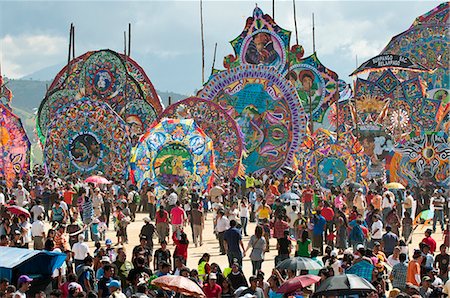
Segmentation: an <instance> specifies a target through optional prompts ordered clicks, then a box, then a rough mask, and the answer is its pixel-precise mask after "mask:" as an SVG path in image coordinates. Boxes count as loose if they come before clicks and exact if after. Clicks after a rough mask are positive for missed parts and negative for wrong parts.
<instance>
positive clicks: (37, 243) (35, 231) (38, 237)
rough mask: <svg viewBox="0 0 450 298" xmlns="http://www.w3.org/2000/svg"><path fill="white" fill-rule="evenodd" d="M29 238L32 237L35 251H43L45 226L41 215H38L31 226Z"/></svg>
mask: <svg viewBox="0 0 450 298" xmlns="http://www.w3.org/2000/svg"><path fill="white" fill-rule="evenodd" d="M31 236H32V237H33V241H34V244H33V248H34V249H36V250H41V249H44V239H45V225H44V222H42V215H38V217H37V218H36V220H35V221H34V222H33V224H32V225H31Z"/></svg>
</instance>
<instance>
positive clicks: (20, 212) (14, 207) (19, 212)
mask: <svg viewBox="0 0 450 298" xmlns="http://www.w3.org/2000/svg"><path fill="white" fill-rule="evenodd" d="M6 209H7V210H8V211H9V212H10V213H12V214H15V215H17V216H19V215H25V216H26V217H31V215H30V212H28V210H27V209H25V208H23V207H20V206H17V205H12V206H8V207H7V208H6Z"/></svg>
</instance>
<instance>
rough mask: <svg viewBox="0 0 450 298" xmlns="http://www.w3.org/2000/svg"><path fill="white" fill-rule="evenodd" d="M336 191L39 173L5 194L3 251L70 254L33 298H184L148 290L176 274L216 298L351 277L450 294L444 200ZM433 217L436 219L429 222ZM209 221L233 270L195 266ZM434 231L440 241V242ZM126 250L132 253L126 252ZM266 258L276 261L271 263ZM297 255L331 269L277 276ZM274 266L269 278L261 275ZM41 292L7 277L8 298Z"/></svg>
mask: <svg viewBox="0 0 450 298" xmlns="http://www.w3.org/2000/svg"><path fill="white" fill-rule="evenodd" d="M330 188H331V189H327V188H323V187H320V186H313V185H300V184H299V183H298V182H296V180H295V179H293V178H292V177H290V176H288V175H286V176H285V177H283V178H282V179H277V178H275V177H273V176H272V175H270V174H269V173H267V174H266V173H265V174H263V175H248V176H245V177H242V178H240V179H234V180H232V181H231V180H227V179H222V180H220V179H219V180H216V182H214V185H213V186H212V188H211V189H210V190H209V191H204V190H200V189H196V188H191V189H190V188H188V187H186V186H184V185H182V184H180V185H174V186H173V187H171V188H169V189H167V190H166V191H164V192H161V191H157V190H155V188H154V186H152V185H148V184H145V185H143V186H142V187H141V189H138V188H137V187H136V186H134V185H132V184H130V183H129V182H128V183H125V182H123V181H112V182H111V183H110V184H104V185H95V184H91V183H84V182H83V181H82V180H81V179H77V178H74V177H69V178H68V179H65V180H62V179H59V178H45V177H44V176H43V175H36V176H34V177H33V178H30V177H28V178H27V179H24V181H22V180H19V181H18V182H17V183H16V184H15V185H14V187H12V188H6V187H3V188H2V189H1V192H0V208H1V209H0V213H1V214H0V215H1V225H0V246H9V247H16V248H25V249H35V250H46V251H59V252H61V253H65V254H66V261H65V263H64V264H63V266H62V267H61V268H59V269H57V270H55V272H54V273H53V275H52V276H51V283H50V285H49V287H47V290H46V291H38V292H36V293H34V295H35V297H54V298H56V297H64V298H65V297H124V296H126V297H142V298H145V297H168V296H173V295H175V296H179V294H177V293H175V292H169V291H163V290H161V289H158V288H156V287H155V286H153V285H151V281H152V280H153V279H155V278H157V277H161V276H165V275H169V274H171V275H176V276H184V277H188V278H190V279H191V280H192V281H194V282H195V283H197V284H198V285H199V287H200V288H201V289H202V290H203V292H204V294H205V296H206V297H207V298H220V297H225V298H230V297H257V298H263V297H264V298H279V297H280V298H281V297H283V295H285V296H296V295H297V296H304V297H307V296H310V295H312V294H313V293H314V289H316V288H317V287H319V286H320V284H321V283H322V282H323V281H325V280H326V279H328V278H331V277H332V276H337V275H342V274H355V275H357V276H359V277H361V278H364V279H366V280H367V281H369V282H370V283H372V284H373V286H374V288H375V290H373V291H371V292H368V293H366V294H367V295H368V296H369V297H387V296H388V295H389V297H445V296H446V295H447V294H449V291H450V282H449V260H450V255H449V254H448V248H449V244H450V243H449V241H450V239H449V234H450V223H449V216H448V215H449V209H448V208H449V204H450V201H449V198H448V195H446V192H445V191H444V190H441V189H432V190H431V192H430V191H429V190H426V191H420V190H419V191H418V190H417V189H411V190H406V191H405V190H401V191H399V190H397V191H394V190H389V189H386V188H384V186H383V184H382V183H381V182H379V181H375V180H373V181H371V183H369V185H368V186H367V187H363V186H361V185H358V184H355V183H351V184H349V185H348V186H346V187H344V188H342V189H341V188H340V187H330ZM11 206H19V207H23V208H25V209H26V210H28V212H29V213H26V212H18V211H17V210H18V209H15V210H13V209H11V208H10V207H11ZM430 209H431V210H432V214H433V218H423V217H421V216H420V214H421V213H420V212H421V211H423V210H430ZM137 213H145V217H144V218H143V222H144V223H143V225H142V228H141V229H140V233H139V243H129V242H130V240H129V237H128V236H129V235H128V227H129V225H130V224H132V223H133V222H135V221H137V216H136V214H137ZM428 213H430V212H428ZM417 215H419V216H417ZM208 218H209V220H210V221H212V223H213V227H214V233H215V237H216V238H217V243H218V245H217V246H218V251H217V253H220V254H222V255H226V257H227V260H228V261H227V262H226V263H220V262H217V261H215V260H214V256H213V252H209V253H204V254H203V255H202V257H201V258H200V259H199V260H198V265H197V266H195V267H194V268H188V267H187V259H188V257H189V247H192V246H195V247H199V246H203V245H204V239H205V235H203V232H204V229H205V221H206V220H208ZM429 222H430V223H432V224H431V225H429ZM250 223H252V224H250ZM418 226H420V227H421V228H423V227H425V228H424V229H425V232H424V238H423V240H422V241H421V242H420V244H419V246H417V247H412V245H411V240H412V235H413V233H416V234H417V230H415V229H416V228H417V227H418ZM250 227H252V228H250ZM253 227H254V229H253ZM108 231H109V232H108ZM111 231H114V233H115V237H111V235H112V234H111ZM436 231H440V233H441V234H442V235H443V237H442V239H436V238H435V237H434V235H435V233H436ZM108 236H109V237H108ZM208 236H209V235H208ZM271 244H272V245H271ZM274 244H275V245H274ZM93 245H94V247H93ZM128 245H131V246H132V247H134V248H133V249H132V250H131V251H127V249H126V246H128ZM271 250H272V252H271ZM269 252H270V253H271V254H273V255H275V258H274V259H271V260H268V259H267V258H265V256H266V255H267V254H268V253H269ZM245 257H248V258H249V259H250V260H251V275H250V276H245V274H244V270H243V266H245V264H244V263H243V258H245ZM292 257H304V258H309V259H311V260H313V261H314V262H316V263H318V264H319V265H320V268H322V269H320V270H309V272H308V271H304V270H302V271H300V270H294V269H292V268H281V267H280V266H279V265H280V264H282V262H283V261H285V260H287V259H289V258H292ZM266 262H271V263H272V264H271V265H270V268H273V269H272V270H271V271H267V270H262V268H263V267H264V265H265V263H266ZM0 263H1V260H0ZM191 267H192V266H191ZM265 267H266V268H267V265H266V266H265ZM306 273H309V274H314V275H318V276H319V277H320V281H319V282H318V283H317V284H315V285H314V286H309V287H304V288H298V289H297V290H296V292H294V293H284V294H283V293H278V292H277V291H278V289H279V288H280V286H281V285H282V284H283V283H285V282H286V281H288V280H290V279H293V278H295V277H296V276H298V275H300V274H306ZM32 283H33V281H32V278H31V277H29V276H27V275H21V276H20V277H19V279H18V280H6V279H2V280H1V281H0V297H29V296H30V295H29V287H30V285H32ZM288 294H289V295H288Z"/></svg>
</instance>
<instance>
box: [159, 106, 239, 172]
mask: <svg viewBox="0 0 450 298" xmlns="http://www.w3.org/2000/svg"><path fill="white" fill-rule="evenodd" d="M159 118H160V119H163V118H173V119H193V120H194V121H195V123H196V124H197V125H198V126H199V127H200V128H201V129H202V130H203V131H204V132H205V133H206V135H207V136H208V137H210V138H211V140H212V141H213V144H214V155H215V158H216V168H217V175H219V176H220V177H229V178H234V177H236V176H237V175H241V174H243V171H242V170H241V168H242V166H241V161H242V154H243V151H244V148H243V147H244V145H243V141H242V136H241V134H242V133H241V132H240V130H239V127H238V125H237V124H236V122H235V121H234V119H233V118H232V117H231V116H230V115H228V114H227V113H226V111H225V110H223V109H222V108H221V107H220V106H219V105H218V104H216V103H214V102H212V101H210V100H205V99H201V98H197V97H189V98H186V99H185V100H182V101H179V102H177V103H175V104H173V105H171V106H169V107H167V108H166V109H165V110H164V112H163V113H162V114H161V115H160V116H159Z"/></svg>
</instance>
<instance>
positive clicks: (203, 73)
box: [200, 0, 205, 85]
mask: <svg viewBox="0 0 450 298" xmlns="http://www.w3.org/2000/svg"><path fill="white" fill-rule="evenodd" d="M203 33H204V32H203V1H202V0H200V35H201V38H202V85H203V83H204V82H205V39H204V35H203Z"/></svg>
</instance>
